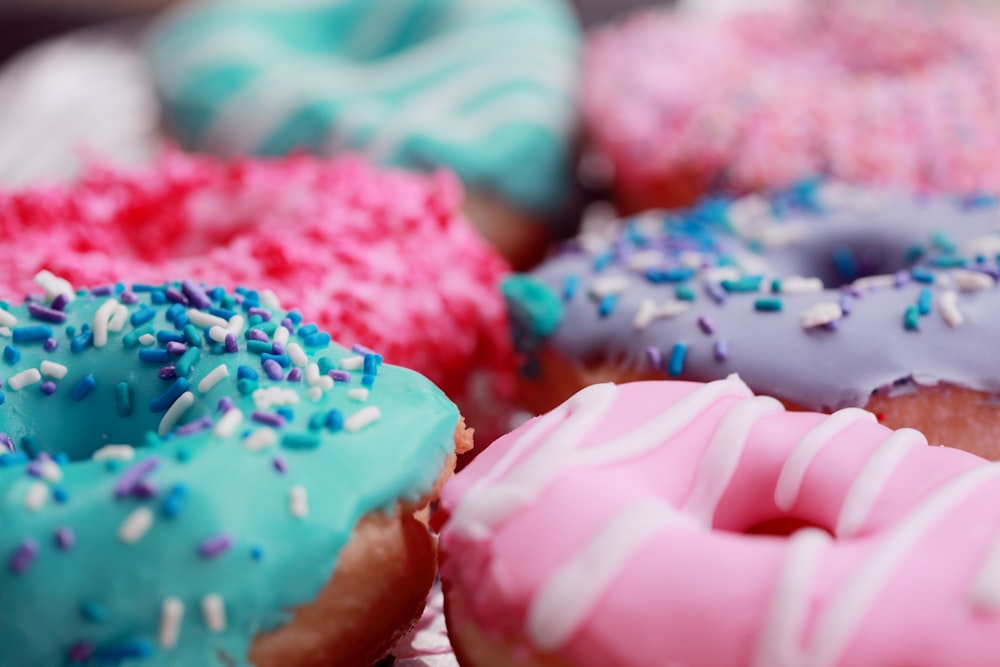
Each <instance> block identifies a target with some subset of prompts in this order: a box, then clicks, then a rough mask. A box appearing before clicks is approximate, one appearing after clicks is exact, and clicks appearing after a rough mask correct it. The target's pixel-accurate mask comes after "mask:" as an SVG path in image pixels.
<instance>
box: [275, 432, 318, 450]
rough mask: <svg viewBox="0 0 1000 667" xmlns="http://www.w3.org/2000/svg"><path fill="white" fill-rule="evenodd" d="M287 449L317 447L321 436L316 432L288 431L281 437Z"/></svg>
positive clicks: (283, 445) (282, 443)
mask: <svg viewBox="0 0 1000 667" xmlns="http://www.w3.org/2000/svg"><path fill="white" fill-rule="evenodd" d="M281 446H282V447H284V448H285V449H316V448H317V447H319V438H318V437H316V435H315V434H314V433H287V434H285V435H284V436H283V437H282V438H281Z"/></svg>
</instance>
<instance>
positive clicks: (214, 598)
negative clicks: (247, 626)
mask: <svg viewBox="0 0 1000 667" xmlns="http://www.w3.org/2000/svg"><path fill="white" fill-rule="evenodd" d="M201 614H202V616H203V617H204V618H205V626H206V627H207V628H208V629H209V630H211V631H212V632H223V631H224V630H225V629H226V606H225V604H224V603H223V602H222V596H221V595H219V594H218V593H209V594H208V595H206V596H205V597H203V598H202V599H201Z"/></svg>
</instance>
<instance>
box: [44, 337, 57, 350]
mask: <svg viewBox="0 0 1000 667" xmlns="http://www.w3.org/2000/svg"><path fill="white" fill-rule="evenodd" d="M42 347H43V348H45V351H46V352H55V351H56V349H57V348H58V347H59V341H57V340H56V339H55V338H46V339H45V342H44V343H42Z"/></svg>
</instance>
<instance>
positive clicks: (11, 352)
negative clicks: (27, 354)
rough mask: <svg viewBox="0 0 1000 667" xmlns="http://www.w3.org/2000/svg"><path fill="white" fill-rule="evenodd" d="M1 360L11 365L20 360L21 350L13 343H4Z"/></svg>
mask: <svg viewBox="0 0 1000 667" xmlns="http://www.w3.org/2000/svg"><path fill="white" fill-rule="evenodd" d="M3 360H4V361H6V362H7V363H8V364H10V365H12V366H13V365H14V364H16V363H17V362H19V361H21V351H20V350H19V349H17V348H16V347H14V346H13V345H4V347H3Z"/></svg>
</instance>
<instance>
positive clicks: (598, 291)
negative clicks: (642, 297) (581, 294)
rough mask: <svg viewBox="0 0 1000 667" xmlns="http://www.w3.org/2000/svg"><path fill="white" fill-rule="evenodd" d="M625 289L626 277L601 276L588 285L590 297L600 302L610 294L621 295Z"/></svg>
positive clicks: (626, 285)
mask: <svg viewBox="0 0 1000 667" xmlns="http://www.w3.org/2000/svg"><path fill="white" fill-rule="evenodd" d="M627 287H628V277H626V276H623V275H613V276H601V277H600V278H595V279H594V280H593V281H592V282H591V283H590V295H591V296H592V297H593V298H595V299H597V300H598V301H601V300H603V299H604V298H605V297H607V296H610V295H612V294H621V293H622V292H624V291H625V289H626V288H627Z"/></svg>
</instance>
